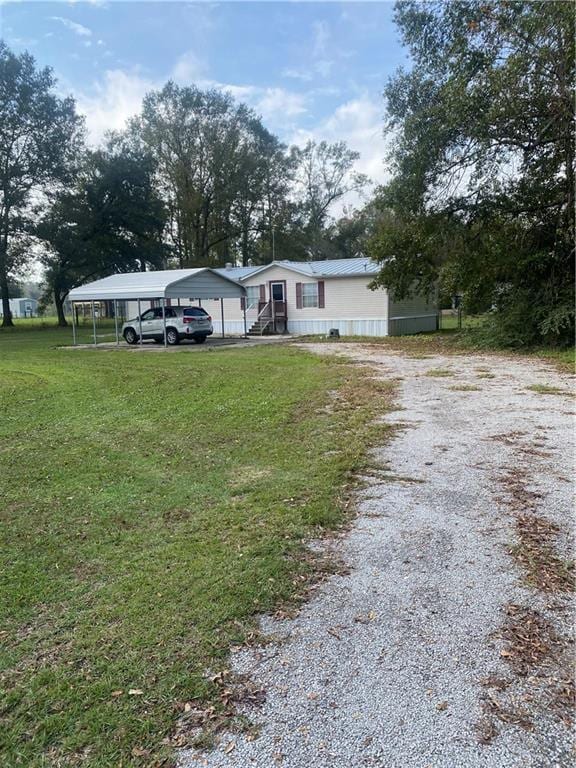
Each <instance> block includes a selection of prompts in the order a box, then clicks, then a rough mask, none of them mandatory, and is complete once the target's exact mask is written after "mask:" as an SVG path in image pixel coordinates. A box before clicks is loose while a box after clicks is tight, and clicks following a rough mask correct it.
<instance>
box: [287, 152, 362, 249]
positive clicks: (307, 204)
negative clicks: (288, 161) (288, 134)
mask: <svg viewBox="0 0 576 768" xmlns="http://www.w3.org/2000/svg"><path fill="white" fill-rule="evenodd" d="M359 157H360V155H359V153H358V152H354V151H352V150H351V149H348V147H347V146H346V144H345V143H344V142H343V141H338V142H336V143H335V144H328V143H327V142H326V141H321V142H320V143H316V142H315V141H309V142H308V143H307V144H306V145H305V146H304V147H303V148H300V147H292V158H293V161H294V163H295V165H296V167H297V169H298V170H297V172H296V184H297V187H298V192H299V198H300V201H301V205H302V208H303V211H304V213H305V216H306V231H307V236H308V240H309V247H308V257H309V258H310V257H317V258H318V257H320V258H321V257H323V256H325V253H324V252H323V248H324V240H325V238H324V235H325V232H324V230H325V227H326V224H327V221H328V218H329V214H330V209H331V207H332V206H333V204H334V203H335V202H337V201H338V200H340V199H341V198H342V197H344V195H346V194H348V193H350V192H359V191H360V190H361V189H363V188H364V187H365V185H366V184H367V183H368V178H367V177H366V176H364V175H363V174H360V173H356V172H355V171H354V163H355V162H356V161H357V160H358V159H359Z"/></svg>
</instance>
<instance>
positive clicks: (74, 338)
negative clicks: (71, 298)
mask: <svg viewBox="0 0 576 768" xmlns="http://www.w3.org/2000/svg"><path fill="white" fill-rule="evenodd" d="M70 306H71V307H72V344H74V346H76V312H75V311H74V302H71V304H70Z"/></svg>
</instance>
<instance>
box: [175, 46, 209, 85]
mask: <svg viewBox="0 0 576 768" xmlns="http://www.w3.org/2000/svg"><path fill="white" fill-rule="evenodd" d="M205 72H206V65H205V64H204V62H203V61H201V60H200V59H199V58H198V56H196V54H195V53H194V52H193V51H186V53H183V54H182V55H181V56H180V58H179V59H178V61H177V62H176V64H175V65H174V68H173V70H172V75H171V77H172V79H173V80H175V81H176V82H177V83H179V84H181V85H192V84H194V83H195V82H197V81H198V80H199V79H200V78H202V77H203V76H204V75H205Z"/></svg>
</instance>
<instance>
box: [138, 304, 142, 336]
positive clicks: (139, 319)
mask: <svg viewBox="0 0 576 768" xmlns="http://www.w3.org/2000/svg"><path fill="white" fill-rule="evenodd" d="M138 327H139V330H140V338H139V339H138V343H139V344H140V345H142V311H141V309H140V299H138Z"/></svg>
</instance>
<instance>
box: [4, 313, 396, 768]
mask: <svg viewBox="0 0 576 768" xmlns="http://www.w3.org/2000/svg"><path fill="white" fill-rule="evenodd" d="M69 341H70V332H69V331H63V332H62V331H57V330H55V329H52V328H50V327H49V326H46V327H45V328H43V329H35V327H34V324H28V325H22V324H21V325H20V326H19V328H17V329H15V330H1V331H0V409H1V417H0V499H1V501H0V512H1V515H2V541H1V558H2V568H1V574H0V600H1V602H2V609H1V610H2V619H3V622H2V631H1V635H0V637H1V640H2V650H1V656H0V664H1V669H2V673H1V674H2V690H3V693H2V700H1V703H0V711H1V714H0V753H1V754H2V761H1V764H2V765H3V766H7V767H8V766H9V767H10V768H16V766H25V767H26V768H37V767H39V766H72V765H74V766H75V765H82V766H90V768H94V767H95V766H97V767H98V768H111V767H112V766H114V767H116V766H123V767H124V768H126V766H133V765H134V766H136V765H160V764H162V765H168V763H164V762H162V763H160V762H159V761H160V760H162V759H163V757H164V756H165V755H166V754H167V750H168V748H167V747H165V746H162V740H163V739H164V738H165V737H166V736H168V735H169V734H170V733H171V731H172V729H173V728H174V725H175V723H176V720H177V717H178V713H179V712H180V711H181V709H182V703H183V702H186V701H190V700H192V699H195V698H199V699H200V700H201V701H202V702H203V703H209V702H210V701H211V700H215V701H216V702H217V701H218V696H217V690H216V687H215V684H214V683H213V682H210V681H209V680H208V679H207V674H206V673H207V670H212V671H218V670H221V669H223V668H225V666H226V659H227V652H228V649H229V647H230V644H232V643H239V642H242V641H243V639H244V638H245V637H246V636H247V633H249V632H250V631H251V630H252V629H253V628H254V615H255V614H256V613H258V612H260V611H267V610H270V609H272V608H274V607H275V606H278V605H281V604H283V603H284V602H285V601H289V600H290V599H294V598H295V597H296V596H297V594H298V593H301V591H302V583H303V579H305V578H308V577H310V575H311V574H312V573H313V572H314V570H315V568H317V564H315V563H314V562H312V561H311V556H310V555H307V556H304V554H303V553H304V547H303V540H305V539H306V538H307V537H309V536H310V535H311V534H315V533H316V532H317V528H318V526H321V527H324V528H330V527H333V526H336V525H338V524H339V523H340V522H342V520H343V511H342V506H341V504H340V500H341V495H342V492H343V489H344V487H345V485H346V482H347V481H348V480H349V478H350V476H351V473H352V472H353V471H354V470H356V469H358V468H359V467H361V466H362V464H363V463H364V462H365V461H366V459H365V447H366V445H367V444H368V443H369V442H370V441H371V440H373V439H374V438H375V436H376V430H377V429H378V430H382V429H383V428H382V427H375V426H371V420H372V417H373V416H374V414H375V413H376V412H378V411H381V410H383V409H384V408H385V407H386V404H387V402H388V401H389V392H390V387H388V386H385V385H384V384H377V383H376V382H373V381H372V380H370V379H367V378H366V376H365V374H363V375H362V374H361V372H360V371H359V370H357V369H356V368H355V367H354V366H352V365H347V364H345V363H342V362H339V361H336V360H335V359H332V358H319V357H316V356H313V355H311V354H308V353H306V352H302V351H298V350H296V349H293V348H290V347H286V346H284V345H282V346H269V347H260V348H258V349H253V350H246V349H243V350H233V349H228V350H221V351H215V352H205V351H198V352H196V353H191V352H185V351H184V350H182V351H178V352H175V353H169V354H164V353H162V352H158V353H156V354H140V353H134V352H128V351H121V352H117V351H107V352H105V351H102V350H100V351H92V350H87V351H77V350H76V351H68V350H59V349H56V345H58V344H61V343H69ZM335 392H339V393H340V395H341V397H340V398H337V397H336V398H335V397H334V393H335ZM306 551H307V550H306ZM130 690H132V691H134V690H136V691H140V692H141V693H136V694H134V693H132V694H129V691H130Z"/></svg>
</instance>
